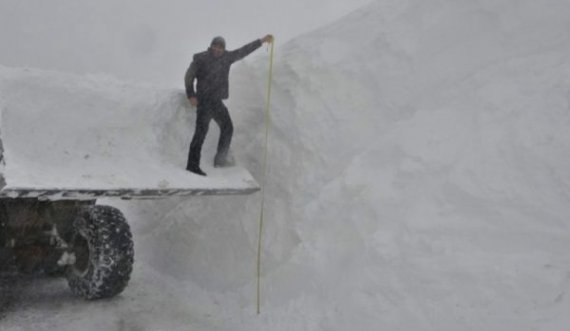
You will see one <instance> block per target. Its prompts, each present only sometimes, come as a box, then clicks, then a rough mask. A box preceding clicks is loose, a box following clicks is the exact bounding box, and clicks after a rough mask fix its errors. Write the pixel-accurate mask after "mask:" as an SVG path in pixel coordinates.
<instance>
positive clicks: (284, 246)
mask: <svg viewBox="0 0 570 331" xmlns="http://www.w3.org/2000/svg"><path fill="white" fill-rule="evenodd" d="M569 15H570V3H568V2H566V1H562V0H545V1H540V2H537V1H530V0H519V1H515V0H501V1H495V0H494V1H490V0H489V1H484V0H479V1H472V0H429V1H425V0H407V1H389V0H386V1H376V2H373V3H371V4H370V5H369V6H366V7H364V8H362V9H361V10H359V11H356V12H354V13H353V14H351V15H349V16H347V17H345V18H343V19H342V20H340V21H338V22H336V23H335V24H332V25H330V26H326V27H324V28H322V29H319V30H317V31H314V32H312V33H309V34H306V35H303V36H300V37H299V38H296V39H295V40H293V41H292V42H289V43H287V44H286V45H280V46H279V47H278V48H277V57H276V59H275V72H274V79H275V81H274V89H273V93H274V95H273V103H272V127H271V137H270V141H269V148H270V149H269V165H268V171H269V172H268V175H269V176H268V182H267V185H266V188H265V189H266V196H267V199H266V212H265V215H266V227H265V232H264V241H263V279H262V281H263V286H262V299H263V301H262V314H261V316H256V315H255V313H254V312H255V254H256V248H257V221H258V217H259V200H260V197H259V195H254V196H248V197H215V198H211V197H210V198H196V199H169V200H164V201H152V202H117V201H114V200H110V201H109V203H113V204H116V205H118V206H120V207H121V208H122V209H123V210H125V211H126V213H127V216H129V217H130V219H131V224H132V226H133V230H134V232H135V238H136V239H135V240H136V251H137V270H136V271H135V274H134V277H135V278H134V279H133V285H132V286H134V287H129V288H128V289H127V291H126V292H125V293H124V294H123V296H124V297H129V295H136V294H137V293H138V292H137V287H136V285H137V284H138V285H139V286H142V287H144V286H155V285H156V283H158V282H160V281H164V282H167V283H168V284H170V285H169V286H171V287H172V288H173V290H171V291H170V292H169V293H177V295H178V296H175V297H176V300H174V299H173V298H169V300H166V299H165V300H162V301H161V302H162V304H166V302H169V301H172V300H174V301H175V302H177V305H179V308H178V309H180V311H184V312H186V313H187V312H190V313H189V314H190V315H191V316H190V317H188V319H190V320H191V321H192V322H189V323H194V324H189V325H190V326H191V325H194V326H195V329H200V330H438V331H441V330H506V329H509V330H537V329H538V330H565V329H566V328H567V326H568V325H570V317H568V315H567V312H568V311H569V310H570V301H569V299H568V297H567V293H568V292H569V291H570V253H569V252H570V230H569V221H568V215H570V131H569V130H568V126H569V124H570V106H569V104H570V93H569V86H570V61H569V60H568V59H570V56H569V55H570V54H569V53H570V42H569V40H568V39H569V38H570V35H569V34H568V33H567V32H568V30H569V28H570V21H569V20H568V19H567V18H568V17H569ZM266 75H267V58H266V57H264V58H263V59H259V60H258V61H256V62H254V63H251V62H247V61H246V62H244V63H242V64H239V65H236V67H235V68H234V70H233V72H232V81H231V84H232V87H231V95H232V96H231V99H230V101H229V102H228V106H229V108H230V111H231V112H232V116H233V118H234V124H235V127H236V131H235V139H234V142H233V149H234V153H235V154H236V158H237V160H238V162H239V163H240V164H242V165H244V166H245V167H246V168H248V169H249V170H251V171H252V172H253V174H254V177H256V179H258V180H259V179H260V178H261V176H262V174H261V170H262V167H261V159H262V147H263V139H264V131H263V123H264V120H263V111H264V92H265V82H266V81H265V79H266ZM169 97H170V98H178V97H177V96H173V95H170V96H169ZM216 136H217V131H216V128H215V126H213V127H212V130H211V131H210V134H209V137H208V140H207V142H206V144H207V145H209V146H211V145H214V144H215V137H216ZM151 271H152V273H153V274H156V275H159V278H156V280H155V281H153V282H147V283H141V282H138V283H137V278H136V277H141V275H145V274H148V273H150V272H151ZM137 272H138V273H137ZM137 275H139V276H137ZM158 279H160V281H159V280H158ZM129 291H131V292H130V293H131V294H129ZM147 299H148V300H150V299H151V298H147ZM151 311H152V310H151ZM178 311H179V310H176V312H178ZM180 314H182V313H181V312H180ZM152 316H155V315H152ZM156 316H158V315H156ZM176 316H178V317H180V316H182V315H180V316H179V315H176ZM82 318H83V319H88V318H89V317H88V316H87V315H85V316H83V317H82ZM141 318H142V319H143V320H145V318H144V316H141V315H140V314H137V317H136V318H134V317H133V320H137V321H140V320H141ZM181 320H183V318H181ZM145 321H146V322H147V323H148V324H147V325H146V326H147V327H148V328H150V329H153V328H152V326H153V319H152V318H150V317H149V318H146V320H145ZM155 323H157V322H155ZM170 323H171V324H168V325H171V326H172V327H171V328H169V329H171V330H174V329H179V330H186V329H187V328H186V326H181V325H179V326H177V325H176V322H174V320H173V321H171V322H170ZM160 327H161V325H158V326H156V325H155V328H154V329H157V330H158V329H160Z"/></svg>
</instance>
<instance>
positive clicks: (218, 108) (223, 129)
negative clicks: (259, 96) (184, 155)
mask: <svg viewBox="0 0 570 331" xmlns="http://www.w3.org/2000/svg"><path fill="white" fill-rule="evenodd" d="M212 119H213V120H214V121H215V122H216V124H218V126H219V127H220V139H219V141H218V151H217V154H216V159H218V158H220V159H225V158H226V156H227V155H228V151H229V150H230V143H231V142H232V135H233V132H234V126H233V124H232V119H231V118H230V114H229V112H228V108H226V106H225V105H224V103H223V102H222V100H199V103H198V109H197V115H196V131H194V137H193V138H192V142H191V143H190V152H189V153H188V164H187V165H186V168H187V169H188V168H190V167H197V166H200V154H201V152H202V145H203V144H204V139H206V134H207V133H208V127H209V126H210V120H212Z"/></svg>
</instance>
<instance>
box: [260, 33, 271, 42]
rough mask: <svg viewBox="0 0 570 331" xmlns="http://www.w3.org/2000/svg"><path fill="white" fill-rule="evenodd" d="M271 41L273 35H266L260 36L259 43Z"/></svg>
mask: <svg viewBox="0 0 570 331" xmlns="http://www.w3.org/2000/svg"><path fill="white" fill-rule="evenodd" d="M272 42H273V35H270V34H268V35H266V36H265V37H263V38H261V43H262V44H263V43H272Z"/></svg>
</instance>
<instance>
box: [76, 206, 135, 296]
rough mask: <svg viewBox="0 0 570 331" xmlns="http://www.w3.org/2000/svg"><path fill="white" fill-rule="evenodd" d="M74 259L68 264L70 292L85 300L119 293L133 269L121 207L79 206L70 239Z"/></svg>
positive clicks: (128, 229)
mask: <svg viewBox="0 0 570 331" xmlns="http://www.w3.org/2000/svg"><path fill="white" fill-rule="evenodd" d="M70 245H71V248H72V252H73V253H74V256H75V261H74V263H73V264H71V265H70V266H69V267H68V270H67V280H68V283H69V287H70V288H71V291H72V292H73V293H74V294H76V295H78V296H81V297H84V298H85V299H88V300H94V299H101V298H110V297H113V296H115V295H117V294H119V293H121V292H122V291H123V290H124V289H125V288H126V287H127V283H128V282H129V279H130V276H131V271H132V270H133V261H134V249H133V240H132V235H131V231H130V228H129V225H128V224H127V221H126V220H125V217H124V216H123V214H122V213H121V211H120V210H118V209H116V208H114V207H110V206H101V205H93V206H88V207H85V208H82V209H81V211H80V212H79V215H78V217H77V218H76V219H75V221H74V223H73V233H72V236H71V240H70Z"/></svg>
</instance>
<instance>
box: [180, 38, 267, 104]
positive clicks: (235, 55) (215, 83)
mask: <svg viewBox="0 0 570 331" xmlns="http://www.w3.org/2000/svg"><path fill="white" fill-rule="evenodd" d="M261 44H262V43H261V40H259V39H258V40H255V41H253V42H251V43H249V44H247V45H245V46H243V47H241V48H238V49H236V50H233V51H225V52H224V53H223V55H221V56H220V57H215V56H214V55H213V53H212V50H211V48H208V50H207V51H205V52H201V53H197V54H194V57H193V59H192V63H190V66H189V67H188V70H187V71H186V75H185V77H184V83H185V85H186V96H187V97H188V98H190V97H197V98H198V100H204V99H208V100H222V99H227V98H228V97H229V82H228V81H229V74H230V66H231V65H232V64H233V63H234V62H236V61H238V60H241V59H243V58H244V57H246V56H247V55H249V54H251V53H252V52H253V51H255V50H256V49H258V48H259V47H261ZM194 80H196V81H197V83H196V89H194Z"/></svg>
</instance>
